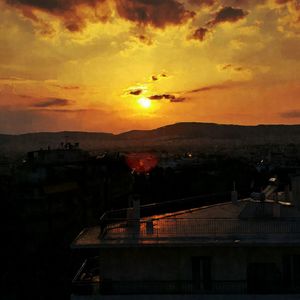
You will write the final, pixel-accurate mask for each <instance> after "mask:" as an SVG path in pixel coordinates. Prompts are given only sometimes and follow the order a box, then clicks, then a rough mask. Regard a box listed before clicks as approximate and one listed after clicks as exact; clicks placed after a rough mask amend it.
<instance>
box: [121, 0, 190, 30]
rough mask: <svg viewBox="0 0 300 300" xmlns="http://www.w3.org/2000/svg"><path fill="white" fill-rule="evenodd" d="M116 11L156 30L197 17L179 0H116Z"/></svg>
mask: <svg viewBox="0 0 300 300" xmlns="http://www.w3.org/2000/svg"><path fill="white" fill-rule="evenodd" d="M116 9H117V12H118V14H119V15H120V16H121V17H122V18H124V19H126V20H129V21H132V22H135V23H137V24H138V25H142V26H146V25H150V26H153V27H156V28H164V27H166V26H167V25H179V24H182V23H185V22H186V21H187V20H189V19H191V18H192V17H194V16H195V12H193V11H189V10H187V9H186V8H185V7H184V5H183V4H182V3H180V2H178V1H177V0H163V1H162V0H116Z"/></svg>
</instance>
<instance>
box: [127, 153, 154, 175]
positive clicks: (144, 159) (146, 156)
mask: <svg viewBox="0 0 300 300" xmlns="http://www.w3.org/2000/svg"><path fill="white" fill-rule="evenodd" d="M126 162H127V165H128V166H129V168H131V169H132V170H133V171H134V172H137V173H148V172H149V171H151V170H152V169H154V168H155V167H156V165H157V163H158V158H157V157H156V156H155V155H153V154H151V153H131V154H128V155H127V156H126Z"/></svg>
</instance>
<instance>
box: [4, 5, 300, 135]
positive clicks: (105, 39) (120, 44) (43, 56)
mask: <svg viewBox="0 0 300 300" xmlns="http://www.w3.org/2000/svg"><path fill="white" fill-rule="evenodd" d="M0 18H1V24H0V44H1V47H0V132H22V131H43V130H72V129H74V130H92V131H111V132H120V131H123V130H130V129H133V128H137V129H138V128H153V127H157V126H161V125H165V124H168V123H175V122H180V121H201V122H222V123H239V124H257V123H298V122H300V117H299V114H298V111H300V104H299V103H298V101H297V99H298V97H299V94H300V88H299V86H300V84H299V78H300V54H299V53H300V51H299V49H300V39H299V37H300V22H299V20H300V5H299V1H297V0H289V1H288V0H128V1H125V0H65V1H63V0H53V1H50V0H48V1H47V0H45V1H38V0H0ZM22 95H23V96H22ZM24 95H27V96H24ZM142 97H144V98H145V99H148V100H151V107H149V108H148V109H144V108H143V107H141V106H140V105H139V104H138V101H139V99H141V98H142ZM176 102H178V105H176V104H175V103H176ZM179 102H180V104H179ZM172 104H174V105H172ZM245 112H247V113H245ZM30 120H31V121H30ZM26 122H27V123H26Z"/></svg>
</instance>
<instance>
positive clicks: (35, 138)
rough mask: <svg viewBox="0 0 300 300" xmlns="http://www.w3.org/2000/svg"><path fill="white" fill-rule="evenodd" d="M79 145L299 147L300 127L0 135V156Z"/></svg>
mask: <svg viewBox="0 0 300 300" xmlns="http://www.w3.org/2000/svg"><path fill="white" fill-rule="evenodd" d="M66 141H69V142H79V143H80V145H81V147H82V148H84V149H88V150H95V149H112V148H116V149H126V148H135V149H136V148H137V147H148V148H149V147H150V148H151V147H153V148H155V147H159V146H160V145H163V146H165V145H168V146H173V147H176V146H182V145H204V144H205V145H209V144H216V143H217V144H220V143H221V144H226V145H230V144H233V143H235V144H236V143H238V144H247V143H249V144H265V143H278V144H283V143H300V125H258V126H240V125H221V124H214V123H195V122H191V123H176V124H172V125H167V126H163V127H160V128H157V129H153V130H133V131H128V132H124V133H121V134H118V135H115V134H112V133H102V132H99V133H98V132H73V131H72V132H68V131H64V132H41V133H28V134H20V135H6V134H0V151H1V152H10V151H12V152H25V151H30V150H36V149H40V148H47V147H48V146H50V147H52V148H56V147H58V146H59V145H60V143H61V142H66Z"/></svg>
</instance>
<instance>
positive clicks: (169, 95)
mask: <svg viewBox="0 0 300 300" xmlns="http://www.w3.org/2000/svg"><path fill="white" fill-rule="evenodd" d="M175 98H176V96H174V95H171V94H161V95H153V96H150V97H149V99H150V100H162V99H168V100H172V99H175Z"/></svg>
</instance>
